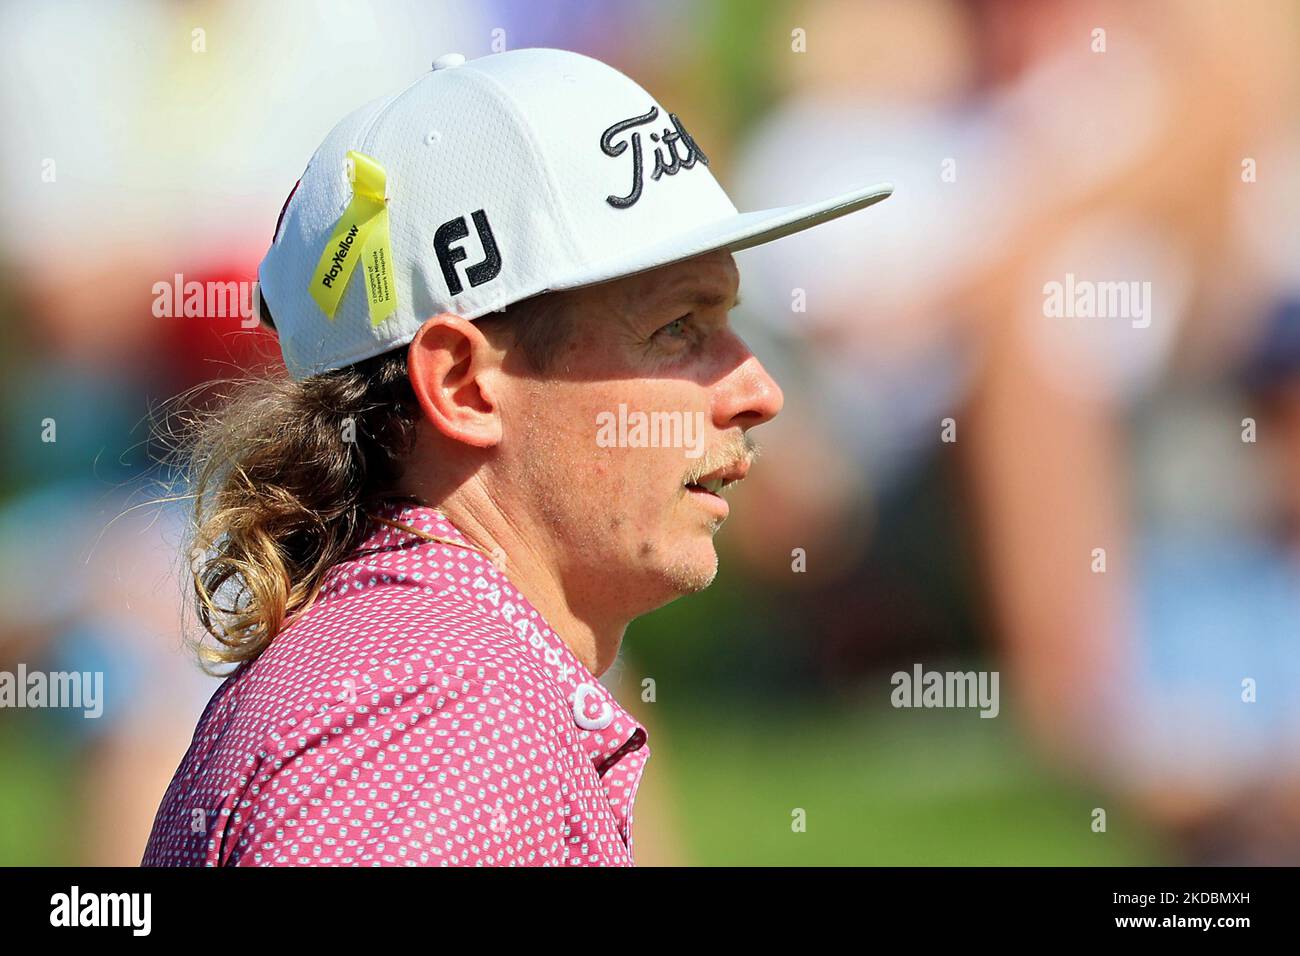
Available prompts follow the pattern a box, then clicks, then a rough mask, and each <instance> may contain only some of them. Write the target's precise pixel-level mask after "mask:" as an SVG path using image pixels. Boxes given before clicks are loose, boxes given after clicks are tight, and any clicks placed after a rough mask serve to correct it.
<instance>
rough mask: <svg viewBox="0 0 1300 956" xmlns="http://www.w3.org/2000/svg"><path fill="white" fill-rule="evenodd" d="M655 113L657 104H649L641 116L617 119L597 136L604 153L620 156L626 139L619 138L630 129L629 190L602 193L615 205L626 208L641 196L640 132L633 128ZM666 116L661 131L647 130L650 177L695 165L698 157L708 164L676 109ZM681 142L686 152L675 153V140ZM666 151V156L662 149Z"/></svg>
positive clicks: (625, 147) (655, 177) (653, 116)
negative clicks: (651, 154)
mask: <svg viewBox="0 0 1300 956" xmlns="http://www.w3.org/2000/svg"><path fill="white" fill-rule="evenodd" d="M658 117H659V107H657V106H652V107H650V112H648V113H644V114H642V115H641V116H633V117H632V118H631V119H625V120H620V121H619V122H617V123H615V124H614V125H613V126H611V127H610V128H609V129H607V130H605V132H604V133H602V134H601V136H600V148H601V150H602V151H603V152H604V153H605V155H606V156H614V157H617V156H622V155H623V154H624V153H625V152H627V145H628V140H626V139H623V140H619V139H618V137H620V136H622V135H623V134H624V133H626V132H627V131H628V130H633V131H634V132H633V133H632V135H631V137H630V139H631V142H632V191H631V192H630V193H628V194H627V195H626V196H612V195H611V196H606V197H605V202H607V203H609V204H610V205H611V206H613V207H614V208H615V209H626V208H628V207H629V206H632V205H635V204H636V201H637V200H638V199H640V198H641V184H642V178H641V170H642V165H643V160H642V158H641V133H640V132H638V131H636V127H638V126H645V125H647V124H649V123H653V122H654V121H655V120H656V119H657V118H658ZM668 119H669V121H670V123H671V125H669V126H665V127H664V128H663V130H662V132H658V133H651V134H650V141H651V142H652V143H654V144H655V168H654V172H652V173H651V174H650V178H651V179H658V178H659V177H660V176H664V175H668V176H674V175H676V174H677V173H678V172H679V171H681V170H683V169H690V168H691V167H692V166H694V165H695V161H696V160H697V159H698V160H699V161H700V162H701V163H703V164H704V165H705V166H707V165H709V158H708V157H707V156H705V155H704V152H703V151H702V150H701V149H700V147H699V146H697V145H696V144H695V140H693V139H691V134H690V133H688V132H686V128H685V127H684V126H682V121H681V120H679V119H678V118H677V114H676V113H669V114H668ZM615 140H617V142H615ZM679 142H680V143H681V144H682V146H683V147H684V148H685V150H686V155H685V156H682V155H679V154H678V151H677V144H678V143H679ZM665 151H667V158H665V156H664V152H665Z"/></svg>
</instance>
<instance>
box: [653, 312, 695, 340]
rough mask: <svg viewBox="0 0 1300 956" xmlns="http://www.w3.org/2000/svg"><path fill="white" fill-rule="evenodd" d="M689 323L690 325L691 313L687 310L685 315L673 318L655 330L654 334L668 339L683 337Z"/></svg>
mask: <svg viewBox="0 0 1300 956" xmlns="http://www.w3.org/2000/svg"><path fill="white" fill-rule="evenodd" d="M690 325H691V314H690V313H689V312H688V313H687V314H686V315H683V316H680V317H679V318H676V319H673V320H672V321H671V322H669V323H668V324H667V325H665V326H664V327H663V328H661V329H660V330H659V331H657V332H656V333H655V335H657V336H658V335H662V336H665V337H666V338H670V339H681V338H685V337H686V334H687V332H689V331H690Z"/></svg>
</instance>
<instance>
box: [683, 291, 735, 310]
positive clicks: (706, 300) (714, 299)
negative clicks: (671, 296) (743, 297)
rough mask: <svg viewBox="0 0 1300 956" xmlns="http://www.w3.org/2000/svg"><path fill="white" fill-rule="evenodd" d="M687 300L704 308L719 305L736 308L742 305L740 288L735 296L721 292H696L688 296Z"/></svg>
mask: <svg viewBox="0 0 1300 956" xmlns="http://www.w3.org/2000/svg"><path fill="white" fill-rule="evenodd" d="M686 301H687V302H689V303H690V304H691V305H694V306H698V307H699V308H702V309H714V308H717V307H718V306H726V307H727V308H728V309H734V308H735V307H736V306H738V305H740V290H739V289H737V290H736V294H735V296H734V297H730V298H729V297H728V296H725V295H723V294H722V293H720V292H696V293H694V294H693V295H690V296H687V297H686Z"/></svg>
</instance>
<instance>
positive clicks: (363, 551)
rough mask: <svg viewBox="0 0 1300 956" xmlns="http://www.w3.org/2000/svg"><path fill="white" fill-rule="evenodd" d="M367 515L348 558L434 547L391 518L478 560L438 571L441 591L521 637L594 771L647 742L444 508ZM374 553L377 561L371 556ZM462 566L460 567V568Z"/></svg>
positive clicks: (384, 509) (395, 503)
mask: <svg viewBox="0 0 1300 956" xmlns="http://www.w3.org/2000/svg"><path fill="white" fill-rule="evenodd" d="M370 514H371V515H372V516H373V517H374V518H376V519H378V520H376V521H373V522H372V525H373V527H372V530H371V532H370V533H369V534H368V535H367V537H366V538H365V540H364V541H362V543H361V544H360V545H359V546H358V548H357V549H356V550H355V551H354V552H353V554H352V555H351V557H353V558H363V557H372V556H373V557H377V556H379V555H381V554H384V553H389V552H396V551H400V550H405V549H407V548H411V547H418V546H422V545H423V546H427V547H433V546H435V545H434V543H433V542H428V541H426V540H425V539H423V538H421V537H420V536H419V535H415V534H411V533H410V532H409V531H404V530H401V529H399V528H394V527H393V526H392V525H390V524H387V523H386V522H389V521H391V522H395V523H397V524H402V525H407V526H409V527H411V528H416V529H419V530H420V531H423V532H425V533H426V534H431V535H435V536H437V537H439V538H442V539H444V541H446V542H447V545H448V546H449V547H459V548H462V549H465V550H466V551H467V552H468V554H469V556H470V557H472V558H473V559H474V560H473V561H467V562H465V563H459V564H457V565H456V566H455V568H454V569H444V570H442V571H441V572H439V573H440V576H441V578H442V582H441V583H442V585H443V593H445V592H446V591H448V590H454V591H456V592H457V593H459V594H461V595H462V596H463V597H466V598H468V599H469V600H471V601H472V602H473V603H474V604H475V605H477V606H478V607H479V608H481V609H482V611H483V612H484V613H486V614H488V615H489V616H491V617H493V618H496V619H498V620H501V621H503V622H505V623H506V624H507V625H508V626H510V627H511V628H512V629H513V630H514V631H515V633H516V634H518V635H519V637H520V638H522V639H523V641H524V643H525V645H526V646H527V647H528V649H529V652H530V653H532V654H533V656H534V657H535V658H536V659H537V660H539V661H540V662H542V664H544V665H545V667H546V670H547V672H548V673H549V674H551V676H552V677H553V678H554V679H555V681H556V683H557V684H559V686H560V688H561V689H562V690H563V691H564V694H565V698H566V700H567V703H568V706H569V712H570V714H571V716H572V719H573V722H574V725H575V728H576V732H577V735H578V738H579V739H580V740H581V741H582V746H583V749H584V750H586V752H587V754H588V756H590V758H591V761H592V763H593V764H594V765H595V767H596V772H597V774H599V775H601V776H604V774H605V773H606V771H608V770H609V769H610V768H611V767H613V766H614V765H615V764H617V763H618V762H619V761H620V760H622V759H623V758H624V757H626V756H627V755H628V754H632V753H635V752H637V751H639V750H642V749H643V748H644V750H645V754H643V756H648V755H649V748H648V747H646V739H647V735H646V729H645V727H643V726H642V725H641V723H640V722H638V721H637V720H636V719H635V718H633V717H632V715H631V714H629V713H628V712H627V711H626V710H624V709H623V708H622V707H621V706H620V705H619V703H618V701H617V700H615V699H614V695H613V694H611V693H610V692H609V690H608V689H607V688H606V687H605V686H604V685H603V684H601V683H600V681H599V679H597V678H596V676H595V675H594V674H592V673H591V671H590V670H588V669H587V667H586V665H584V664H583V663H582V661H580V660H579V659H578V658H577V656H576V655H574V653H573V651H571V650H570V649H569V646H568V645H567V644H566V643H565V642H564V640H563V639H562V638H561V637H560V636H559V635H558V634H556V633H555V631H553V630H552V629H551V628H550V626H549V625H547V623H546V621H545V619H544V618H543V617H542V615H541V613H540V612H539V611H538V610H537V609H536V608H535V607H533V605H532V602H530V601H529V600H528V599H527V598H526V597H524V595H523V594H522V593H521V592H520V591H519V589H518V588H516V587H515V586H514V585H513V584H511V583H510V581H509V579H508V578H507V577H506V575H505V573H504V572H503V571H502V570H501V568H500V562H499V561H498V562H493V560H492V558H491V556H490V555H487V554H484V553H483V552H482V551H481V550H479V549H478V548H475V547H474V546H473V545H472V544H471V543H470V542H469V540H468V539H467V538H466V537H465V536H464V535H463V534H461V532H460V529H458V528H457V527H456V526H455V525H453V524H452V523H451V521H450V519H448V518H447V516H446V515H444V514H443V513H442V512H440V511H438V510H437V509H435V508H431V507H429V506H427V505H423V504H419V503H415V502H413V501H411V500H409V499H390V500H387V501H384V502H383V503H382V504H381V505H380V506H379V507H377V508H374V509H372V510H371V512H370ZM373 557H372V559H373ZM458 572H459V573H458Z"/></svg>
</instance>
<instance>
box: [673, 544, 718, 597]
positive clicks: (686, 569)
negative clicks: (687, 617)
mask: <svg viewBox="0 0 1300 956" xmlns="http://www.w3.org/2000/svg"><path fill="white" fill-rule="evenodd" d="M717 576H718V552H717V551H715V550H714V548H713V542H712V540H709V541H706V542H703V543H702V544H697V543H692V545H691V547H689V548H685V549H683V550H682V551H680V552H678V554H677V555H676V558H675V560H674V561H673V562H672V563H671V564H669V565H668V566H667V567H666V568H665V569H664V579H665V582H666V583H667V585H668V587H669V589H670V590H671V591H672V594H673V597H674V598H678V597H682V596H684V595H687V594H694V593H695V592H696V591H703V590H704V589H705V588H707V587H708V586H709V585H710V584H712V583H713V579H714V578H716V577H717Z"/></svg>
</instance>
